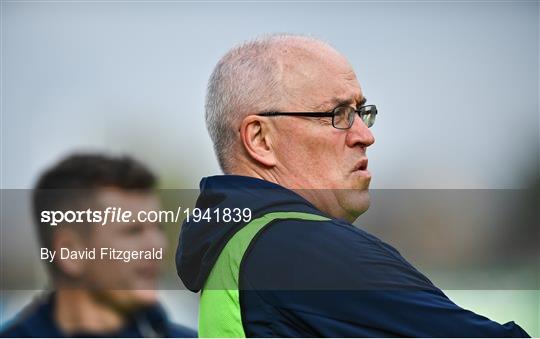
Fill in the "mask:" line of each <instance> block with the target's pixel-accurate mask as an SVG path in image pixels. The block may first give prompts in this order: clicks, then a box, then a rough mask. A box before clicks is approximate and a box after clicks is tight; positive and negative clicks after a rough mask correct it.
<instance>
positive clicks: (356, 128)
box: [347, 116, 375, 147]
mask: <svg viewBox="0 0 540 339" xmlns="http://www.w3.org/2000/svg"><path fill="white" fill-rule="evenodd" d="M347 132H348V133H347V145H348V146H349V147H354V146H357V145H361V146H362V147H368V146H370V145H372V144H373V143H374V142H375V137H374V136H373V133H371V130H370V129H369V128H368V127H367V125H366V124H365V123H364V122H363V121H362V119H361V118H360V117H359V116H356V118H355V119H354V122H353V125H352V126H351V128H350V129H349V130H348V131H347Z"/></svg>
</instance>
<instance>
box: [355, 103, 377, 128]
mask: <svg viewBox="0 0 540 339" xmlns="http://www.w3.org/2000/svg"><path fill="white" fill-rule="evenodd" d="M359 113H360V117H361V118H362V121H363V122H364V124H366V126H367V127H371V126H373V124H374V123H375V118H376V117H377V107H375V105H369V106H363V107H362V108H360V112H359Z"/></svg>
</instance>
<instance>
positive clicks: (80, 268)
mask: <svg viewBox="0 0 540 339" xmlns="http://www.w3.org/2000/svg"><path fill="white" fill-rule="evenodd" d="M155 182H156V178H155V176H154V175H153V174H152V173H151V172H150V171H149V170H148V169H147V168H146V167H145V166H143V165H142V164H141V163H139V162H137V161H135V160H133V159H131V158H128V157H122V158H114V157H106V156H102V155H73V156H70V157H68V158H66V159H64V160H62V161H61V162H60V163H58V164H56V165H55V166H53V167H52V168H50V169H49V170H47V171H46V172H45V173H44V174H43V175H42V176H41V178H40V179H39V181H38V183H37V185H36V188H35V190H34V196H33V199H34V200H33V203H34V216H35V218H36V225H37V230H38V234H39V238H40V242H41V251H42V252H43V249H46V250H49V251H51V252H49V253H53V252H52V251H55V252H54V253H56V255H55V257H54V258H51V260H43V261H44V262H46V263H47V266H48V267H47V268H48V272H49V273H50V280H51V284H52V293H50V294H49V295H47V296H46V297H45V298H44V300H41V301H39V302H34V303H32V304H31V305H30V306H28V307H27V308H26V309H25V310H23V312H21V314H20V315H19V317H18V318H17V319H15V321H14V323H13V324H12V325H11V326H10V327H8V328H7V329H6V331H4V332H3V333H1V336H3V337H66V336H68V337H194V336H196V333H195V332H194V331H192V330H190V329H188V328H185V327H182V326H179V325H175V324H173V323H171V322H170V321H169V320H168V318H167V316H166V314H165V312H164V310H163V309H162V307H161V306H160V305H159V303H158V300H157V292H156V287H157V280H158V275H159V266H160V258H157V257H156V258H140V259H132V260H129V261H127V262H126V260H123V258H122V259H118V257H117V258H115V257H114V256H109V255H106V256H105V257H104V258H102V257H101V252H102V249H108V250H106V253H109V252H112V250H113V249H114V250H115V251H117V252H116V253H126V252H127V251H137V252H140V251H143V252H141V253H159V251H162V252H163V251H164V248H165V245H166V241H165V237H164V233H163V231H162V230H161V228H160V227H159V225H158V224H157V223H151V222H133V220H130V221H129V222H112V216H111V215H110V213H109V217H108V218H109V222H108V223H107V224H105V225H102V224H101V223H99V222H95V220H92V222H87V219H86V217H87V215H86V214H85V215H83V218H82V219H84V220H85V222H81V223H74V222H71V223H67V222H62V223H59V224H58V225H56V226H51V222H50V220H48V221H47V220H46V219H47V218H45V220H44V219H43V216H44V215H43V212H44V211H45V213H48V212H50V211H62V212H66V211H86V210H88V209H89V210H91V211H92V213H93V212H94V211H99V212H101V213H102V216H104V215H105V214H104V212H105V211H106V210H107V208H109V211H111V207H114V208H116V210H118V211H119V210H122V211H131V212H132V215H136V213H137V212H138V211H143V210H144V211H150V210H154V211H158V210H159V201H158V198H157V196H156V194H155V192H154V188H155ZM49 219H50V218H49ZM116 220H118V219H116ZM44 221H46V222H44ZM92 249H95V258H91V257H92V255H91V254H89V255H88V258H85V257H84V253H92ZM76 251H77V252H76ZM148 251H149V252H148ZM152 251H154V252H152ZM66 253H71V254H73V253H80V254H81V256H82V257H80V256H79V257H75V256H72V255H70V256H66ZM130 253H132V252H130ZM62 255H64V257H63V258H61V256H62Z"/></svg>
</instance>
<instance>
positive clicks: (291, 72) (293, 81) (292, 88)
mask: <svg viewBox="0 0 540 339" xmlns="http://www.w3.org/2000/svg"><path fill="white" fill-rule="evenodd" d="M282 65H283V67H282V80H283V85H284V88H285V91H284V92H285V93H287V95H289V96H290V99H291V100H301V101H302V102H303V103H304V106H309V107H311V108H321V109H322V108H323V106H325V107H324V108H329V109H330V108H332V107H330V106H331V105H333V104H334V103H335V102H338V101H339V102H341V101H343V102H344V101H351V104H354V103H357V104H358V103H360V102H361V101H362V100H363V95H362V92H361V89H360V85H359V83H358V80H357V78H356V74H355V72H354V70H353V68H352V66H351V65H350V63H349V62H348V61H347V59H346V58H345V57H344V56H342V55H341V54H340V53H339V52H337V51H336V50H334V49H333V48H331V47H328V46H325V45H319V44H307V45H300V46H292V47H290V48H289V49H288V50H287V51H286V53H283V54H282ZM326 106H328V107H326Z"/></svg>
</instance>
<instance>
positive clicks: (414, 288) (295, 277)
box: [176, 175, 528, 337]
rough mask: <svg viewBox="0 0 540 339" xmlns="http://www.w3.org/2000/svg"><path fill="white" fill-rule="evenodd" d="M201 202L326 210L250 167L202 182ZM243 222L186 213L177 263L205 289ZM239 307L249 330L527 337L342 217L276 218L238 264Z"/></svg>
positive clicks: (192, 285) (188, 281) (265, 209)
mask: <svg viewBox="0 0 540 339" xmlns="http://www.w3.org/2000/svg"><path fill="white" fill-rule="evenodd" d="M200 186H201V194H200V196H199V199H198V200H197V204H196V206H197V207H199V208H201V209H204V208H225V207H229V208H246V207H248V208H250V209H251V210H252V213H253V215H254V217H253V218H255V217H256V216H259V215H264V214H266V213H269V212H273V211H296V212H306V213H313V214H319V215H323V216H324V213H322V212H321V211H319V210H317V209H316V208H315V207H314V206H313V205H312V204H311V203H309V202H308V201H307V200H305V199H304V198H302V197H301V196H299V195H298V194H296V193H295V192H293V191H291V190H288V189H286V188H283V187H281V186H279V185H276V184H273V183H270V182H267V181H263V180H259V179H256V178H250V177H243V176H233V175H224V176H215V177H209V178H204V179H203V180H202V181H201V185H200ZM243 226H245V223H242V222H238V223H216V222H200V223H195V222H193V221H191V222H189V223H188V222H185V223H184V225H183V226H182V231H181V235H180V240H179V245H178V249H177V253H176V263H177V271H178V274H179V276H180V278H181V279H182V281H183V282H184V284H185V285H186V287H188V288H189V289H190V290H192V291H195V292H196V291H199V290H200V289H201V288H202V287H203V286H204V282H205V281H206V279H207V277H208V275H209V273H210V270H211V269H212V267H213V265H214V263H215V262H216V260H217V257H218V256H219V254H220V252H221V250H222V249H223V247H224V246H225V244H226V243H227V241H228V240H229V239H230V238H231V237H232V236H233V235H234V234H235V232H236V231H237V230H238V229H240V228H241V227H243ZM239 288H240V306H241V311H242V322H243V327H244V331H245V333H246V335H247V336H250V337H275V336H279V337H311V336H315V337H403V336H411V337H528V335H527V333H526V332H525V331H524V330H523V329H522V328H521V327H519V326H518V325H517V324H515V323H514V322H509V323H506V324H504V325H501V324H499V323H497V322H494V321H491V320H489V319H487V318H485V317H483V316H480V315H477V314H475V313H473V312H471V311H468V310H465V309H463V308H460V307H459V306H457V305H456V304H454V303H453V302H452V301H451V300H450V299H448V297H447V296H446V295H445V294H444V293H443V292H442V291H441V290H440V289H438V288H437V287H436V286H434V285H433V283H432V282H431V281H430V280H429V279H428V278H426V277H425V276H424V275H423V274H422V273H420V272H419V271H418V270H416V269H415V268H414V267H413V266H412V265H411V264H410V263H408V262H407V261H406V260H405V259H404V258H403V257H402V256H401V255H400V254H399V252H398V251H397V250H396V249H394V248H393V247H392V246H390V245H388V244H386V243H384V242H383V241H381V240H379V239H378V238H376V237H374V236H373V235H371V234H369V233H367V232H365V231H363V230H361V229H359V228H356V227H354V226H353V225H351V224H349V223H347V222H346V221H344V220H340V219H332V220H330V221H305V220H290V219H285V220H277V221H274V222H272V223H271V224H270V225H268V226H267V227H265V228H264V229H263V230H262V231H261V232H260V233H259V234H257V236H256V237H255V239H254V240H253V241H252V243H251V245H250V247H249V248H248V250H247V252H246V254H245V256H244V258H243V260H242V263H241V267H240V281H239Z"/></svg>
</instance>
